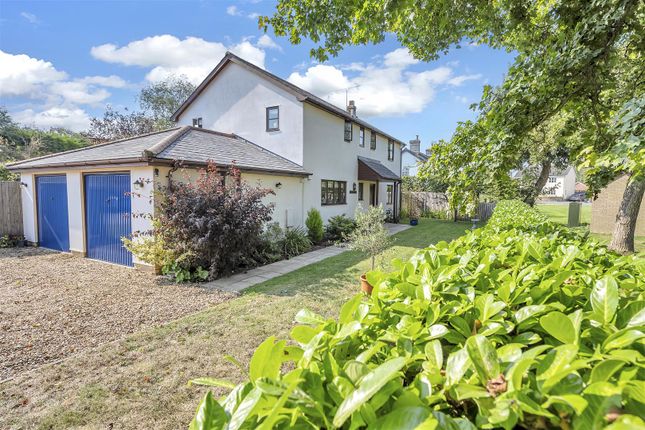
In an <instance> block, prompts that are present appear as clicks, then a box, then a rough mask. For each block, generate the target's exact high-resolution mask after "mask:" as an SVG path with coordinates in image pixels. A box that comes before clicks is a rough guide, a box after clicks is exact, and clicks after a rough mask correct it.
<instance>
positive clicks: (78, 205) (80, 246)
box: [66, 170, 85, 253]
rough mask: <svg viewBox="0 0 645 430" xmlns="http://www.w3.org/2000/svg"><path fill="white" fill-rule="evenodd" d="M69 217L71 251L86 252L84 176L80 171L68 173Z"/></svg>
mask: <svg viewBox="0 0 645 430" xmlns="http://www.w3.org/2000/svg"><path fill="white" fill-rule="evenodd" d="M66 176H67V216H68V223H69V250H70V251H76V252H80V253H84V252H85V213H84V212H85V206H84V203H83V202H84V200H85V199H84V198H83V174H82V173H81V171H80V170H75V171H74V170H72V171H68V172H66Z"/></svg>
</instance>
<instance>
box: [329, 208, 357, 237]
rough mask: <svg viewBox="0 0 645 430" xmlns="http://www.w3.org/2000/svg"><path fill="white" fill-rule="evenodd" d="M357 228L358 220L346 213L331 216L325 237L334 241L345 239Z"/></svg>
mask: <svg viewBox="0 0 645 430" xmlns="http://www.w3.org/2000/svg"><path fill="white" fill-rule="evenodd" d="M355 228H356V222H355V221H354V220H353V219H351V218H349V217H347V216H346V215H345V214H343V215H336V216H333V217H331V218H329V221H328V222H327V226H326V227H325V238H326V239H327V240H329V241H332V242H337V241H343V240H345V238H346V237H347V235H348V234H350V233H351V232H352V231H354V229H355Z"/></svg>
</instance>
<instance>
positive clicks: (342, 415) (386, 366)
mask: <svg viewBox="0 0 645 430" xmlns="http://www.w3.org/2000/svg"><path fill="white" fill-rule="evenodd" d="M405 363H406V359H405V358H404V357H398V358H393V359H391V360H388V361H386V362H385V363H383V364H381V365H380V366H378V367H377V368H376V369H374V370H372V371H371V372H370V373H368V374H367V375H365V376H364V377H363V379H362V380H361V382H360V384H359V386H358V387H357V388H356V389H355V390H354V391H353V392H352V393H351V394H349V396H347V398H346V399H345V400H344V401H343V403H341V404H340V406H339V407H338V410H337V411H336V415H335V416H334V420H333V424H334V426H336V427H340V426H342V425H343V423H345V421H347V419H348V418H349V417H350V416H351V414H352V413H353V412H354V411H356V410H357V409H358V408H360V407H361V406H362V405H363V404H364V403H365V402H367V401H368V400H369V399H370V398H371V397H372V396H373V395H374V394H376V392H377V391H378V390H379V389H380V388H381V387H383V386H384V385H385V384H386V383H388V382H389V381H390V380H391V379H393V378H396V377H398V375H399V371H400V370H401V369H403V367H404V366H405Z"/></svg>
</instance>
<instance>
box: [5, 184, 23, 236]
mask: <svg viewBox="0 0 645 430" xmlns="http://www.w3.org/2000/svg"><path fill="white" fill-rule="evenodd" d="M22 234H23V230H22V201H21V197H20V182H16V181H0V236H4V235H15V236H22Z"/></svg>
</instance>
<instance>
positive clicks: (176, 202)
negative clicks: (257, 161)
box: [159, 163, 272, 279]
mask: <svg viewBox="0 0 645 430" xmlns="http://www.w3.org/2000/svg"><path fill="white" fill-rule="evenodd" d="M271 193H272V191H271V190H268V189H263V188H258V187H252V186H250V185H248V184H246V183H245V182H243V181H242V180H241V177H240V171H239V170H238V169H236V168H231V169H229V171H228V174H227V175H226V180H225V181H224V180H223V178H222V175H221V174H220V173H219V172H218V171H217V168H216V166H215V164H213V163H211V164H209V165H208V167H207V168H206V169H202V170H201V171H200V176H199V178H198V179H197V180H196V181H194V182H189V183H184V182H176V181H171V183H170V185H169V186H168V187H165V188H164V189H162V190H161V192H160V195H161V199H160V200H161V202H160V207H159V209H160V216H159V221H160V224H161V229H160V233H161V234H162V235H164V239H165V243H166V244H167V245H168V246H169V247H170V249H171V250H172V252H173V253H174V255H181V256H185V258H184V259H183V260H182V261H180V262H178V263H179V266H180V267H179V268H177V269H183V270H190V271H193V270H196V269H197V268H198V267H203V268H205V269H206V268H207V270H208V273H209V278H211V279H213V278H216V277H218V276H221V275H224V274H229V273H231V272H233V271H234V270H235V269H236V268H239V267H244V266H253V265H255V260H254V256H255V255H256V251H257V247H258V245H259V244H260V242H261V235H262V227H263V225H264V224H265V223H266V222H267V221H269V220H270V219H271V212H272V207H271V206H269V205H266V204H264V203H263V202H262V198H264V197H265V196H267V195H268V194H271Z"/></svg>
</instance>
